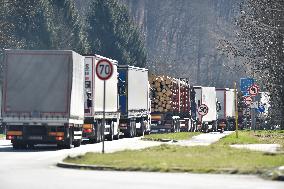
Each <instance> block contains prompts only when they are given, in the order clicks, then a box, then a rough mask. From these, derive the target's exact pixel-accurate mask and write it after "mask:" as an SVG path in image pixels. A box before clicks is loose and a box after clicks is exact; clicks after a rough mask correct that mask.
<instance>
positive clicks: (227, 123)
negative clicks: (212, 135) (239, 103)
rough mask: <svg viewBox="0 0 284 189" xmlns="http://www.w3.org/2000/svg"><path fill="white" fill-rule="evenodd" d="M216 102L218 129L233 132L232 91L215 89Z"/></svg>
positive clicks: (233, 104)
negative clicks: (217, 105) (218, 105)
mask: <svg viewBox="0 0 284 189" xmlns="http://www.w3.org/2000/svg"><path fill="white" fill-rule="evenodd" d="M216 95H217V100H218V102H219V104H220V110H219V111H218V123H217V124H218V129H219V130H221V131H223V130H225V129H228V130H234V125H235V124H234V123H235V94H234V89H229V88H216Z"/></svg>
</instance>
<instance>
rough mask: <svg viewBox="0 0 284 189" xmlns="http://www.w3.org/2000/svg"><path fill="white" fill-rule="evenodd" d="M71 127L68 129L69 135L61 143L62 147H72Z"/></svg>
mask: <svg viewBox="0 0 284 189" xmlns="http://www.w3.org/2000/svg"><path fill="white" fill-rule="evenodd" d="M73 140H74V139H73V129H71V128H70V129H69V137H68V138H67V139H66V141H65V142H64V144H63V148H65V149H71V148H73V147H74V146H73Z"/></svg>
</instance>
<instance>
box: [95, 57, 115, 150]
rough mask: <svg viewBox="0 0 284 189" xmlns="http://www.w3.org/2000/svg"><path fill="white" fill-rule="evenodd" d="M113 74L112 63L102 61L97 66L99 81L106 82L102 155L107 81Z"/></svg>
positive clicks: (104, 106)
mask: <svg viewBox="0 0 284 189" xmlns="http://www.w3.org/2000/svg"><path fill="white" fill-rule="evenodd" d="M112 73H113V66H112V63H111V62H110V61H108V60H106V59H101V60H100V61H99V62H98V63H97V65H96V74H97V76H98V78H99V79H101V80H103V81H104V91H103V93H104V94H103V126H102V131H101V133H102V134H103V135H102V153H103V154H104V153H105V134H104V133H105V126H106V119H105V109H106V100H105V99H106V98H105V97H106V80H108V79H109V78H111V76H112Z"/></svg>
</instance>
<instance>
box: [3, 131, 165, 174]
mask: <svg viewBox="0 0 284 189" xmlns="http://www.w3.org/2000/svg"><path fill="white" fill-rule="evenodd" d="M157 145H160V143H159V142H153V141H142V140H140V138H139V137H136V138H124V139H120V140H118V141H105V152H115V151H120V150H125V149H142V148H147V147H151V146H157ZM101 151H102V143H97V144H86V145H81V146H80V147H78V148H72V149H57V147H56V146H55V145H53V146H52V145H41V146H36V147H35V149H25V150H14V149H13V148H12V145H11V142H10V141H7V140H5V141H0V154H1V155H0V168H1V169H11V168H19V167H21V168H25V167H26V168H27V169H30V168H33V169H34V168H37V167H47V166H49V165H55V164H56V163H57V162H58V161H61V160H62V159H63V158H65V157H67V156H77V155H82V154H85V153H86V152H101Z"/></svg>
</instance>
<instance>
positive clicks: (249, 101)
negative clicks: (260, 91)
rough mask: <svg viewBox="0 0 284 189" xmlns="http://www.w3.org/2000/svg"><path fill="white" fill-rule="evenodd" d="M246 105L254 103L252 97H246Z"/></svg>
mask: <svg viewBox="0 0 284 189" xmlns="http://www.w3.org/2000/svg"><path fill="white" fill-rule="evenodd" d="M245 103H246V105H248V106H249V105H251V103H252V98H251V97H250V96H246V97H245Z"/></svg>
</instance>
